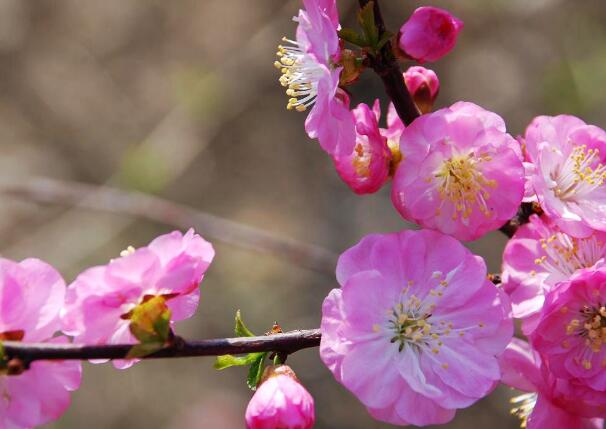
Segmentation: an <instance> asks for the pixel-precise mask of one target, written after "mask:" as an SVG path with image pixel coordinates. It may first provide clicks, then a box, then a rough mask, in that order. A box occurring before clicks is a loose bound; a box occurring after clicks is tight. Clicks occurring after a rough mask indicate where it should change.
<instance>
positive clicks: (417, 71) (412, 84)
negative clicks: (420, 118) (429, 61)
mask: <svg viewBox="0 0 606 429" xmlns="http://www.w3.org/2000/svg"><path fill="white" fill-rule="evenodd" d="M404 82H405V83H406V88H408V92H410V95H411V96H412V98H413V99H414V102H415V104H416V105H417V107H418V108H419V110H420V111H421V113H429V112H431V109H432V107H433V103H434V101H435V99H436V97H437V96H438V92H439V91H440V81H439V80H438V76H437V75H436V74H435V72H434V71H433V70H429V69H426V68H425V67H421V66H413V67H410V68H409V69H408V70H406V72H405V73H404Z"/></svg>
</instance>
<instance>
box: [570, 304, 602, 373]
mask: <svg viewBox="0 0 606 429" xmlns="http://www.w3.org/2000/svg"><path fill="white" fill-rule="evenodd" d="M566 308H567V307H563V308H562V310H561V311H563V312H566V311H567V310H565V309H566ZM566 335H569V336H570V335H576V336H580V337H582V338H583V339H584V341H585V346H586V348H585V349H583V351H582V352H581V354H580V355H579V356H577V357H575V358H574V360H575V362H576V363H577V364H579V365H583V367H584V368H585V369H587V370H590V369H591V367H592V364H591V360H590V359H588V356H587V355H586V354H585V350H587V348H589V349H591V351H592V352H593V353H599V352H600V351H601V350H602V345H603V344H606V307H604V306H603V305H598V306H597V307H593V306H588V305H585V306H583V308H582V309H581V310H580V317H579V318H574V319H572V320H571V321H570V322H569V323H568V324H567V325H566ZM562 346H563V347H564V348H568V347H569V346H570V344H569V343H567V342H566V341H565V342H564V344H562ZM602 366H606V361H604V362H602Z"/></svg>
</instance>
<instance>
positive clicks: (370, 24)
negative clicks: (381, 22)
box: [358, 1, 379, 49]
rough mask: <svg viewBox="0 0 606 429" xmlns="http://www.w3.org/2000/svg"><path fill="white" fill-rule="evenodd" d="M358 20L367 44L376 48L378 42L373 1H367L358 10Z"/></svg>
mask: <svg viewBox="0 0 606 429" xmlns="http://www.w3.org/2000/svg"><path fill="white" fill-rule="evenodd" d="M358 22H359V23H360V25H361V26H362V30H363V31H364V35H365V36H366V40H367V42H368V45H369V46H370V47H371V48H374V49H376V47H377V44H378V43H379V29H378V28H377V25H376V24H375V12H374V2H372V1H371V2H368V3H367V4H366V5H365V6H364V7H363V8H361V9H360V11H359V12H358Z"/></svg>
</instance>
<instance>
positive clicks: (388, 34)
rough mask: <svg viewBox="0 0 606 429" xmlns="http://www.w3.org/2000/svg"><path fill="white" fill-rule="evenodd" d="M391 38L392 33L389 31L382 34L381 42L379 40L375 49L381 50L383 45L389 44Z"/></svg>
mask: <svg viewBox="0 0 606 429" xmlns="http://www.w3.org/2000/svg"><path fill="white" fill-rule="evenodd" d="M392 36H393V33H392V32H390V31H386V32H385V33H383V35H382V36H381V40H379V42H378V43H377V47H376V49H377V50H379V49H381V48H383V46H385V44H386V43H387V42H389V40H390V39H391V37H392Z"/></svg>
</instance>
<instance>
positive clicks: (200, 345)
mask: <svg viewBox="0 0 606 429" xmlns="http://www.w3.org/2000/svg"><path fill="white" fill-rule="evenodd" d="M320 337H321V334H320V330H319V329H307V330H298V331H290V332H285V333H283V334H274V335H268V336H262V337H241V338H216V339H210V340H198V341H184V340H179V341H175V342H174V344H173V345H171V346H168V347H166V348H163V349H162V350H159V351H157V352H156V353H153V354H150V355H148V356H145V357H144V359H156V358H177V357H194V356H220V355H225V354H236V355H237V354H243V353H254V352H279V353H286V354H290V353H294V352H296V351H298V350H301V349H306V348H310V347H317V346H318V345H320ZM2 344H3V346H4V352H5V354H6V358H7V359H8V360H11V359H19V360H21V361H23V362H25V364H26V366H27V365H28V364H29V363H31V362H33V361H36V360H88V359H124V358H125V357H126V355H127V354H128V353H129V351H130V350H131V349H132V347H133V344H104V345H82V344H55V343H24V342H20V341H4V342H3V343H2Z"/></svg>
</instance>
